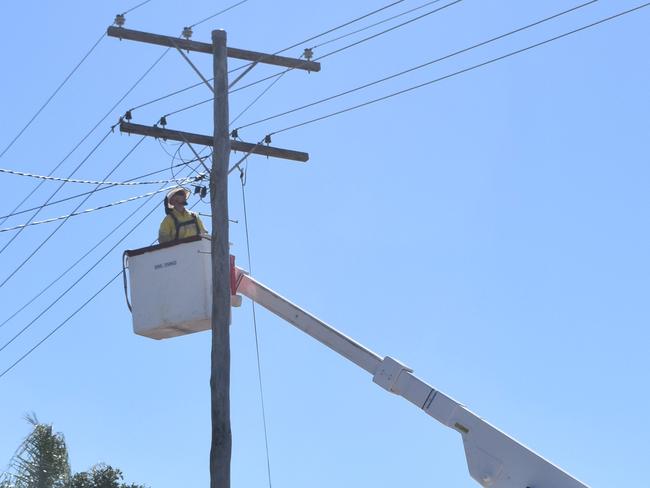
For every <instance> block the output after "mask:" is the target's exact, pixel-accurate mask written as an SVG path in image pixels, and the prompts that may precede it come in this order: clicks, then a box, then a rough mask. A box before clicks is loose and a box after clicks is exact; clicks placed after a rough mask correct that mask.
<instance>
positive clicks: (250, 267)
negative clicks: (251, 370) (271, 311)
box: [239, 168, 271, 488]
mask: <svg viewBox="0 0 650 488" xmlns="http://www.w3.org/2000/svg"><path fill="white" fill-rule="evenodd" d="M239 171H240V173H239V177H240V180H241V194H242V203H243V208H244V228H245V231H246V254H247V256H248V270H249V272H250V273H251V274H252V273H253V265H252V262H251V244H250V235H249V232H248V212H247V210H246V191H245V186H246V181H245V179H246V178H245V174H246V172H245V171H244V170H242V169H241V168H239ZM251 306H252V310H253V330H254V331H255V352H256V354H257V378H258V383H259V389H260V400H261V405H262V421H263V424H264V445H265V446H266V470H267V476H268V479H269V488H271V458H270V455H269V435H268V429H267V421H266V408H265V406H264V388H263V387H262V365H261V360H260V342H259V336H258V333H257V315H256V314H255V302H254V301H251Z"/></svg>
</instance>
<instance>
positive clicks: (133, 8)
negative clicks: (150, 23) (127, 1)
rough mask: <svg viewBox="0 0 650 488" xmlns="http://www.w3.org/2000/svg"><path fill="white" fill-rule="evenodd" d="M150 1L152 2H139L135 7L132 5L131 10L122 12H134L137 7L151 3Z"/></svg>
mask: <svg viewBox="0 0 650 488" xmlns="http://www.w3.org/2000/svg"><path fill="white" fill-rule="evenodd" d="M149 2H151V0H145V1H144V2H140V3H139V4H137V5H136V6H135V7H131V8H130V9H129V10H127V11H125V12H122V15H126V14H128V13H129V12H133V11H134V10H135V9H138V8H140V7H142V6H143V5H145V4H147V3H149Z"/></svg>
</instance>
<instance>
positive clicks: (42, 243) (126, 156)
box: [0, 136, 146, 288]
mask: <svg viewBox="0 0 650 488" xmlns="http://www.w3.org/2000/svg"><path fill="white" fill-rule="evenodd" d="M145 137H146V136H142V138H141V139H140V140H139V141H138V142H137V143H136V144H135V145H134V146H133V147H132V148H131V149H130V150H129V152H127V153H126V155H125V156H124V157H123V158H122V159H121V160H120V161H119V162H118V163H117V164H116V165H115V166H114V167H113V169H111V170H110V171H109V172H108V174H107V175H106V176H105V177H104V179H106V178H108V177H109V176H110V175H112V174H113V172H114V171H116V170H117V169H118V168H119V167H120V166H121V164H122V163H123V162H124V161H126V158H128V157H129V156H130V155H131V154H132V153H133V151H135V149H136V148H137V147H138V146H139V145H140V144H141V143H142V141H144V139H145ZM104 140H105V138H104V139H102V141H101V142H104ZM101 142H100V144H101ZM91 154H92V153H91ZM89 156H90V155H89ZM86 159H87V158H86ZM81 164H83V161H82V163H81ZM75 171H76V170H75ZM63 184H65V183H63ZM100 186H101V185H97V186H96V187H95V190H97V189H98V188H99V187H100ZM59 188H60V187H59ZM93 193H94V192H92V193H90V195H87V196H86V197H85V198H84V199H83V200H82V201H81V202H80V203H79V205H77V206H76V207H75V209H74V210H73V211H72V212H71V213H74V212H76V211H77V210H79V208H81V206H82V205H83V204H84V203H86V201H87V200H88V199H89V198H90V196H91V195H92V194H93ZM68 218H69V217H67V218H66V219H65V220H62V221H61V223H60V224H59V225H58V226H57V227H56V228H55V229H54V230H53V231H52V232H51V233H50V234H49V235H48V236H47V237H46V238H45V240H44V241H43V242H41V243H40V244H39V245H38V246H37V247H36V249H34V250H33V251H32V253H31V254H30V255H29V256H27V257H26V258H25V259H24V260H23V261H22V262H21V263H20V264H19V265H18V266H17V267H16V268H15V269H14V270H13V271H12V272H11V273H10V274H9V276H7V277H6V278H5V279H4V280H3V281H2V283H0V288H2V287H3V286H4V285H5V284H6V283H7V282H8V281H9V280H10V279H11V278H12V277H13V276H14V275H15V274H16V273H17V272H18V271H19V270H20V269H21V268H22V267H23V266H25V264H27V262H28V261H29V260H30V259H31V258H32V257H34V255H35V254H36V253H37V252H38V251H39V250H40V249H41V248H42V247H43V246H44V245H45V243H47V241H49V240H50V239H51V238H52V236H53V235H54V234H56V233H57V231H58V230H59V229H60V228H61V227H63V225H65V223H66V222H67V221H68ZM30 220H31V219H30ZM24 229H25V227H22V228H21V229H20V230H19V231H18V232H16V234H14V236H13V238H12V239H11V240H10V241H9V242H11V241H12V240H13V239H15V237H16V236H18V235H19V234H20V232H21V231H23V230H24ZM7 245H8V244H7ZM6 247H7V246H6V245H5V247H4V248H3V250H4V249H5V248H6Z"/></svg>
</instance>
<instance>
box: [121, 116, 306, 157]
mask: <svg viewBox="0 0 650 488" xmlns="http://www.w3.org/2000/svg"><path fill="white" fill-rule="evenodd" d="M120 132H126V133H128V134H138V135H141V136H151V137H156V138H158V139H169V140H172V141H179V142H187V143H192V144H199V145H201V146H212V137H211V136H205V135H201V134H193V133H191V132H182V131H178V130H171V129H163V128H162V127H154V126H148V125H141V124H132V123H130V122H124V121H122V122H120ZM230 150H231V151H240V152H243V153H249V152H250V153H251V154H259V155H261V156H268V157H271V158H279V159H288V160H290V161H298V162H300V163H305V162H307V161H308V160H309V154H307V153H305V152H301V151H291V150H289V149H282V148H279V147H273V146H266V145H264V144H252V143H250V142H243V141H237V140H234V139H231V140H230Z"/></svg>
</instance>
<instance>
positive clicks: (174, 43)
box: [172, 41, 214, 95]
mask: <svg viewBox="0 0 650 488" xmlns="http://www.w3.org/2000/svg"><path fill="white" fill-rule="evenodd" d="M172 44H173V45H174V47H175V48H176V50H177V51H178V52H179V53H180V54H181V56H183V59H185V61H187V63H188V64H189V65H190V66H191V67H192V69H193V70H194V72H195V73H196V74H197V75H199V78H201V80H203V83H205V84H206V85H207V87H208V88H209V89H210V91H211V92H212V94H213V95H214V88H213V87H212V85H211V84H210V82H209V81H208V80H207V79H206V78H205V76H203V74H202V73H201V72H200V71H199V68H197V67H196V66H195V65H194V63H193V62H192V60H191V59H190V58H189V57H188V56H187V54H185V53H184V52H183V50H182V49H181V48H180V47H178V44H177V43H176V42H175V41H172Z"/></svg>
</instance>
